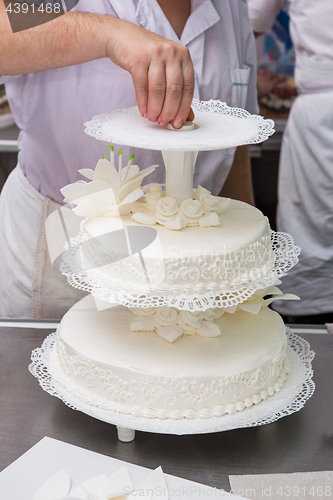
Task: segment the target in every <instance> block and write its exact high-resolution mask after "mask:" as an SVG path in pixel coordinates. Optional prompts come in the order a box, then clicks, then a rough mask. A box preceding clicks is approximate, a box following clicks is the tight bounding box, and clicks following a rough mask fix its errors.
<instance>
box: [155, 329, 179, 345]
mask: <svg viewBox="0 0 333 500" xmlns="http://www.w3.org/2000/svg"><path fill="white" fill-rule="evenodd" d="M156 332H157V334H158V335H159V336H160V337H161V338H162V339H163V340H166V341H167V342H170V343H172V342H174V341H175V340H177V339H178V337H181V336H182V335H183V333H184V331H183V329H182V327H181V326H179V325H174V326H160V327H159V328H156Z"/></svg>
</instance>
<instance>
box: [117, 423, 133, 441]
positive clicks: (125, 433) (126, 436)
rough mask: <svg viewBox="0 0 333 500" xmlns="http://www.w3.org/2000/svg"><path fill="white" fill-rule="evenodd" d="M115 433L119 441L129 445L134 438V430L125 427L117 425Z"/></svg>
mask: <svg viewBox="0 0 333 500" xmlns="http://www.w3.org/2000/svg"><path fill="white" fill-rule="evenodd" d="M117 433H118V439H119V441H122V442H123V443H130V442H131V441H133V439H134V438H135V430H134V429H128V428H127V427H120V426H119V425H117Z"/></svg>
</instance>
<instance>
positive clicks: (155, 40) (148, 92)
mask: <svg viewBox="0 0 333 500" xmlns="http://www.w3.org/2000/svg"><path fill="white" fill-rule="evenodd" d="M118 21H119V23H118V25H117V32H116V33H113V36H112V37H110V38H109V40H108V42H107V49H106V52H107V56H108V57H109V58H110V59H111V60H112V61H113V62H114V63H115V64H117V65H118V66H120V67H121V68H123V69H125V70H126V71H128V72H129V73H130V74H131V75H132V78H133V82H134V87H135V93H136V100H137V103H138V108H139V111H140V113H141V115H142V116H143V117H145V118H148V120H150V121H152V122H156V121H157V122H158V124H159V125H160V126H161V127H165V126H167V125H168V124H169V123H172V125H173V127H174V128H180V127H182V125H183V124H184V123H185V121H186V120H187V119H193V117H194V115H193V111H192V110H191V102H192V98H193V92H194V70H193V64H192V60H191V56H190V53H189V50H188V49H187V47H185V46H184V45H182V44H180V43H176V42H173V41H172V40H168V39H166V38H163V37H161V36H159V35H157V34H155V33H152V32H151V31H148V30H146V29H144V28H142V27H140V26H137V25H135V24H132V23H129V22H127V21H123V20H120V19H119V20H118Z"/></svg>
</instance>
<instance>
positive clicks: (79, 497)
mask: <svg viewBox="0 0 333 500" xmlns="http://www.w3.org/2000/svg"><path fill="white" fill-rule="evenodd" d="M66 500H90V497H89V495H88V493H87V492H86V491H85V490H84V489H83V488H82V486H78V487H77V488H75V489H74V490H73V491H71V492H70V494H69V495H68V497H66Z"/></svg>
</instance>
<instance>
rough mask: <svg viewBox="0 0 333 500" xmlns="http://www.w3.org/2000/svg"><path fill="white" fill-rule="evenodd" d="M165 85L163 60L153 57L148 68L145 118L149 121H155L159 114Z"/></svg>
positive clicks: (163, 99)
mask: <svg viewBox="0 0 333 500" xmlns="http://www.w3.org/2000/svg"><path fill="white" fill-rule="evenodd" d="M166 87H167V82H166V69H165V66H164V61H163V60H162V61H160V60H157V59H156V58H155V59H154V60H153V61H152V62H151V64H150V66H149V70H148V103H147V118H148V120H150V121H151V122H156V121H157V120H158V118H159V116H160V114H161V111H162V109H163V105H164V101H165V95H166Z"/></svg>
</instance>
